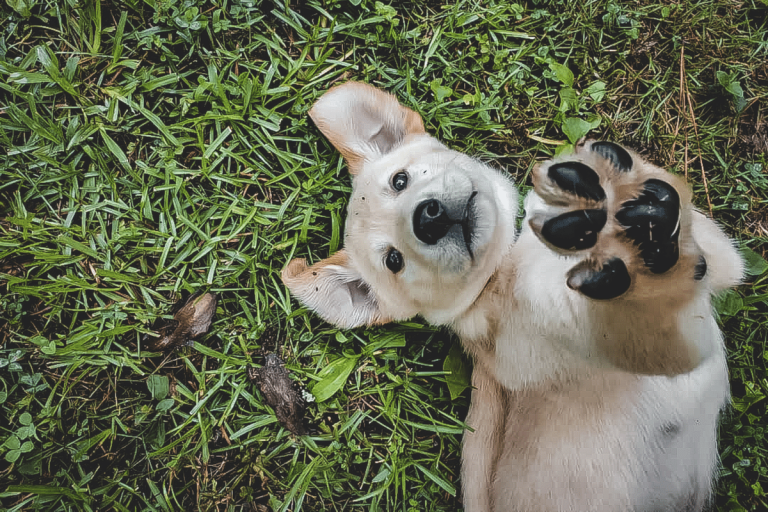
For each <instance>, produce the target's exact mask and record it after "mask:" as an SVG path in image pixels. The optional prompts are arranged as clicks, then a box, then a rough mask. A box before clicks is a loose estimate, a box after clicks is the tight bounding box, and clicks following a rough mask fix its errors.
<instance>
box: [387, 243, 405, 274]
mask: <svg viewBox="0 0 768 512" xmlns="http://www.w3.org/2000/svg"><path fill="white" fill-rule="evenodd" d="M384 263H386V265H387V268H388V269H389V270H391V271H392V273H393V274H397V273H398V272H400V269H401V268H403V255H402V254H400V251H398V250H397V249H390V250H389V252H388V253H387V259H386V261H385V262H384Z"/></svg>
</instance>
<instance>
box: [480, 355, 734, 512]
mask: <svg viewBox="0 0 768 512" xmlns="http://www.w3.org/2000/svg"><path fill="white" fill-rule="evenodd" d="M727 396H728V381H727V372H726V368H725V361H724V360H723V358H722V356H717V357H711V358H710V359H709V360H708V361H706V362H705V363H704V364H703V365H701V366H700V367H699V368H697V369H696V370H695V371H693V372H691V373H689V374H686V375H682V376H678V377H673V378H668V377H639V376H636V375H632V374H627V373H619V372H611V373H608V372H605V373H602V374H600V375H595V376H592V377H591V378H587V379H582V380H580V381H578V382H572V383H569V384H562V385H557V386H542V387H540V388H537V389H536V390H532V391H526V392H513V391H507V397H506V400H507V408H506V409H507V413H506V421H505V423H506V424H505V425H504V429H503V432H504V434H503V435H502V436H503V437H502V438H501V440H500V445H501V446H498V447H497V449H496V451H495V453H496V454H498V459H497V463H496V467H495V471H494V472H493V476H492V482H493V484H492V490H491V499H490V501H491V503H492V504H493V506H492V509H493V510H495V511H499V512H500V511H517V510H520V511H530V510H536V511H566V510H568V511H571V510H572V511H580V512H583V511H592V510H594V511H605V510H611V511H623V510H631V511H670V512H672V511H681V510H691V511H696V510H701V509H702V508H703V507H704V506H705V504H706V502H707V500H708V498H709V495H710V490H711V483H712V476H713V472H714V469H715V465H716V462H717V447H716V425H717V417H718V413H719V410H720V408H721V407H722V406H723V405H724V403H725V401H726V400H727ZM478 427H479V428H480V429H482V426H480V425H478Z"/></svg>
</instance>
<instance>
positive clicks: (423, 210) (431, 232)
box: [413, 199, 455, 245]
mask: <svg viewBox="0 0 768 512" xmlns="http://www.w3.org/2000/svg"><path fill="white" fill-rule="evenodd" d="M453 224H455V222H454V221H452V220H451V218H450V217H449V216H448V213H446V211H445V208H444V207H443V205H442V203H440V201H438V200H437V199H427V200H426V201H422V202H421V203H419V205H418V206H417V207H416V210H414V212H413V232H414V234H415V235H416V238H418V239H419V240H421V241H422V242H424V243H425V244H428V245H434V244H436V243H437V242H438V241H440V239H441V238H443V237H444V236H445V234H446V233H447V232H448V230H449V229H451V226H453Z"/></svg>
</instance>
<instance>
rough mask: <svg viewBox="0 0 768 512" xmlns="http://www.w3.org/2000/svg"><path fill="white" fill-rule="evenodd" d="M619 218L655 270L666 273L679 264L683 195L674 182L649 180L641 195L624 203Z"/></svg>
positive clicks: (646, 260) (650, 266) (651, 268)
mask: <svg viewBox="0 0 768 512" xmlns="http://www.w3.org/2000/svg"><path fill="white" fill-rule="evenodd" d="M616 220H618V221H619V222H620V223H621V225H622V226H624V229H625V232H626V234H627V236H628V237H629V238H631V239H632V240H633V241H634V243H635V245H637V246H639V247H640V254H641V255H642V257H643V260H644V261H645V266H646V267H648V268H649V270H650V271H651V272H653V273H654V274H661V273H664V272H666V271H667V270H669V269H670V268H672V266H673V265H674V264H675V263H677V259H678V257H679V249H678V244H677V238H678V235H679V233H680V196H679V195H678V194H677V191H676V190H675V189H674V188H673V187H672V186H671V185H669V184H668V183H666V182H664V181H661V180H655V179H651V180H648V181H646V182H645V184H644V187H643V191H642V192H641V194H640V197H638V198H637V199H633V200H632V201H627V202H626V203H624V204H623V205H622V207H621V210H619V212H618V213H617V214H616Z"/></svg>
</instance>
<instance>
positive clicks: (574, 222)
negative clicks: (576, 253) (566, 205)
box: [541, 210, 607, 250]
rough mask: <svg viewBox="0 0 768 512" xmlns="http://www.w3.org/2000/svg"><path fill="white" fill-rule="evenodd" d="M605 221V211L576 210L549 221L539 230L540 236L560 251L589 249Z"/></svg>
mask: <svg viewBox="0 0 768 512" xmlns="http://www.w3.org/2000/svg"><path fill="white" fill-rule="evenodd" d="M606 220H607V215H606V213H605V210H576V211H573V212H568V213H564V214H562V215H558V216H557V217H554V218H552V219H549V220H548V221H547V222H545V223H544V226H542V228H541V236H542V237H544V239H545V240H546V241H547V242H549V243H550V244H552V245H554V246H555V247H559V248H560V249H568V250H574V249H575V250H579V249H589V248H590V247H592V246H594V245H595V243H596V242H597V234H598V233H599V232H600V230H601V229H603V226H605V221H606Z"/></svg>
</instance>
